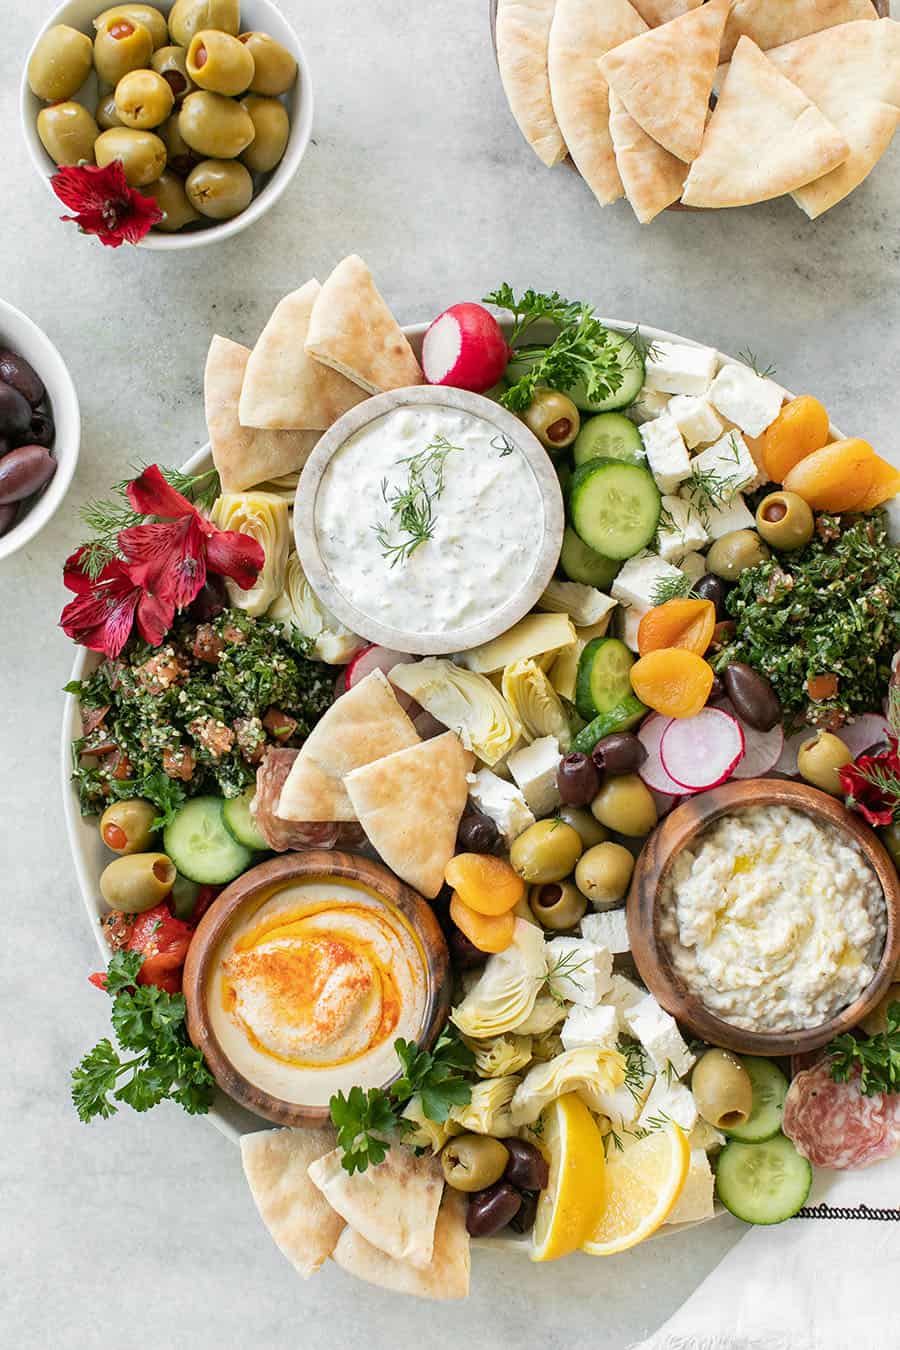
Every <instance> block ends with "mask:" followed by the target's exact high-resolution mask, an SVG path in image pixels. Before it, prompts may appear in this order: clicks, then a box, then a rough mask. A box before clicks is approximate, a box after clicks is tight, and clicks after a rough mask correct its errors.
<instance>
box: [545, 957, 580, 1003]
mask: <svg viewBox="0 0 900 1350" xmlns="http://www.w3.org/2000/svg"><path fill="white" fill-rule="evenodd" d="M589 964H590V958H589V957H587V956H582V957H581V958H580V959H579V957H578V953H577V952H574V951H573V952H563V953H562V954H561V955H560V956H558V957H557V958H556V960H555V961H554V962H553V965H552V966H551V967H550V969H549V970H548V971H547V974H546V975H545V976H544V988H545V989H546V991H547V993H548V994H549V995H550V997H551V998H552V999H555V1001H556V1002H557V1003H566V1002H570V1001H571V1000H567V999H566V996H565V994H564V993H563V992H562V991H561V990H560V989H559V987H558V985H559V984H564V983H565V982H566V981H568V982H569V983H570V984H572V985H574V986H575V987H576V988H577V985H578V981H577V980H576V978H575V977H576V975H578V973H579V972H580V971H582V970H584V968H585V967H586V966H588V965H589Z"/></svg>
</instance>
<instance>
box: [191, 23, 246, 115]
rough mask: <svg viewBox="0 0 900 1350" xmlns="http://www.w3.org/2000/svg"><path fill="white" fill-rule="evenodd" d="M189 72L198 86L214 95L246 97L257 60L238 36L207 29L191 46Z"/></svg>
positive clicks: (200, 33)
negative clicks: (254, 60)
mask: <svg viewBox="0 0 900 1350" xmlns="http://www.w3.org/2000/svg"><path fill="white" fill-rule="evenodd" d="M187 70H188V74H189V75H190V77H191V79H192V80H193V81H194V84H196V85H198V86H199V87H200V88H201V89H211V90H212V92H213V93H214V94H227V95H229V97H232V98H233V97H235V96H236V95H237V94H243V93H244V92H245V91H246V90H247V89H248V88H249V87H250V81H251V80H252V79H253V70H254V66H253V57H252V56H251V54H250V52H249V51H248V49H247V48H246V47H245V46H244V44H243V42H240V41H239V40H238V39H237V38H236V37H232V36H231V35H230V34H229V33H217V32H216V31H215V30H214V29H203V30H202V31H201V32H199V33H195V34H194V36H193V37H192V38H191V45H190V46H189V47H188V54H187Z"/></svg>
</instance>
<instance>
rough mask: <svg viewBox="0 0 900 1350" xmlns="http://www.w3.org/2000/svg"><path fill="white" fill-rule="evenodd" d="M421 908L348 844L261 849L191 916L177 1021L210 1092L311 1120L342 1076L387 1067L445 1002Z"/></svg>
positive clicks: (443, 971) (433, 940)
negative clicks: (183, 1021) (193, 927)
mask: <svg viewBox="0 0 900 1350" xmlns="http://www.w3.org/2000/svg"><path fill="white" fill-rule="evenodd" d="M448 970H449V965H448V956H447V947H446V943H445V942H444V938H443V934H442V933H441V930H440V927H439V926H438V922H437V919H436V918H435V916H434V913H433V911H432V909H431V906H430V905H429V904H428V903H427V902H426V901H425V900H423V899H422V897H421V896H420V895H418V894H416V892H415V891H412V890H410V888H409V887H408V886H404V885H403V883H402V882H400V881H399V880H398V879H397V878H396V877H395V876H394V875H393V874H392V873H391V872H389V871H388V870H387V868H385V867H382V866H381V865H380V864H378V863H375V862H372V861H370V860H369V859H368V858H362V857H358V856H356V855H355V854H352V853H338V852H326V851H315V852H310V853H294V854H289V855H287V856H284V857H279V858H273V859H271V861H269V862H264V863H261V864H260V865H259V866H258V867H254V868H252V869H251V870H250V871H249V872H245V873H244V875H243V876H241V877H239V878H238V879H237V880H236V881H234V882H233V883H232V884H231V885H230V886H229V887H227V888H226V889H225V890H224V891H223V892H222V894H221V895H220V896H219V897H218V899H217V900H216V901H215V903H214V904H213V905H212V906H211V908H210V909H209V910H208V911H207V913H206V914H205V915H204V917H203V919H202V920H201V922H200V925H199V927H198V929H197V932H196V934H195V936H194V940H193V941H192V943H191V946H190V951H189V953H188V959H187V962H186V964H185V970H184V994H185V999H186V1002H187V1025H188V1032H189V1034H190V1037H191V1040H192V1041H193V1042H194V1044H195V1045H196V1046H197V1047H198V1048H199V1049H200V1050H202V1051H203V1053H204V1055H205V1056H206V1060H207V1062H208V1064H209V1067H210V1069H211V1070H212V1073H213V1075H214V1077H215V1079H216V1082H217V1083H218V1085H219V1087H220V1088H221V1089H222V1091H223V1092H225V1093H227V1095H228V1096H229V1097H231V1098H232V1099H233V1100H234V1101H236V1102H238V1103H239V1104H240V1105H241V1106H244V1107H246V1108H247V1109H248V1110H250V1111H253V1112H255V1113H256V1114H257V1115H259V1116H263V1117H264V1118H265V1119H266V1120H272V1121H275V1122H276V1123H278V1124H279V1125H321V1124H322V1123H323V1122H324V1121H326V1120H328V1118H329V1109H328V1103H329V1100H330V1099H331V1097H332V1095H333V1094H334V1093H335V1092H338V1091H344V1092H347V1091H349V1089H350V1088H351V1087H354V1086H356V1085H359V1086H360V1087H362V1088H364V1089H365V1088H370V1087H384V1086H386V1085H387V1084H388V1083H390V1082H391V1081H392V1080H393V1079H394V1078H396V1077H397V1076H398V1074H399V1069H400V1066H399V1063H398V1060H397V1055H396V1052H395V1050H394V1041H395V1040H396V1039H397V1038H398V1037H403V1038H404V1039H405V1040H411V1041H416V1042H417V1043H418V1044H419V1045H421V1046H426V1047H427V1046H429V1045H431V1044H432V1042H433V1041H434V1040H435V1038H436V1037H437V1035H438V1032H439V1031H440V1028H441V1027H442V1026H443V1024H444V1023H445V1021H446V1018H447V1013H448V1010H449V1003H450V982H449V978H448Z"/></svg>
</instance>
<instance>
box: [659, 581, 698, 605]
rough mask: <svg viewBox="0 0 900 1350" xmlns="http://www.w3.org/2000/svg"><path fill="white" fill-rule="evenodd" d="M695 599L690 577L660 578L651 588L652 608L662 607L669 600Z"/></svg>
mask: <svg viewBox="0 0 900 1350" xmlns="http://www.w3.org/2000/svg"><path fill="white" fill-rule="evenodd" d="M691 599H696V594H695V591H694V587H693V584H692V582H691V579H690V577H687V576H684V574H682V575H681V576H680V577H662V578H661V579H660V580H659V581H657V582H656V584H655V586H654V587H653V594H652V595H651V597H650V601H651V604H652V606H653V607H654V608H655V607H656V606H657V605H664V604H666V602H667V601H669V600H691Z"/></svg>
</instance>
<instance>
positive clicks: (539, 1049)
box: [531, 1005, 566, 1064]
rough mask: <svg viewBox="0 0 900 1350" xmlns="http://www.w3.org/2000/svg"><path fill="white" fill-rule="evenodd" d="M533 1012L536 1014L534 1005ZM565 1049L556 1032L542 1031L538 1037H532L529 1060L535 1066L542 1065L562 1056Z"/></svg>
mask: <svg viewBox="0 0 900 1350" xmlns="http://www.w3.org/2000/svg"><path fill="white" fill-rule="evenodd" d="M535 1012H537V1005H535ZM532 1015H533V1014H532ZM565 1048H566V1047H565V1046H564V1045H563V1043H562V1037H561V1036H560V1034H559V1032H558V1031H556V1030H551V1031H542V1032H541V1033H540V1035H539V1036H532V1038H531V1058H532V1060H533V1061H534V1062H535V1063H536V1064H544V1063H546V1061H547V1060H548V1059H555V1058H556V1056H557V1055H561V1054H562V1052H563V1050H565Z"/></svg>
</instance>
